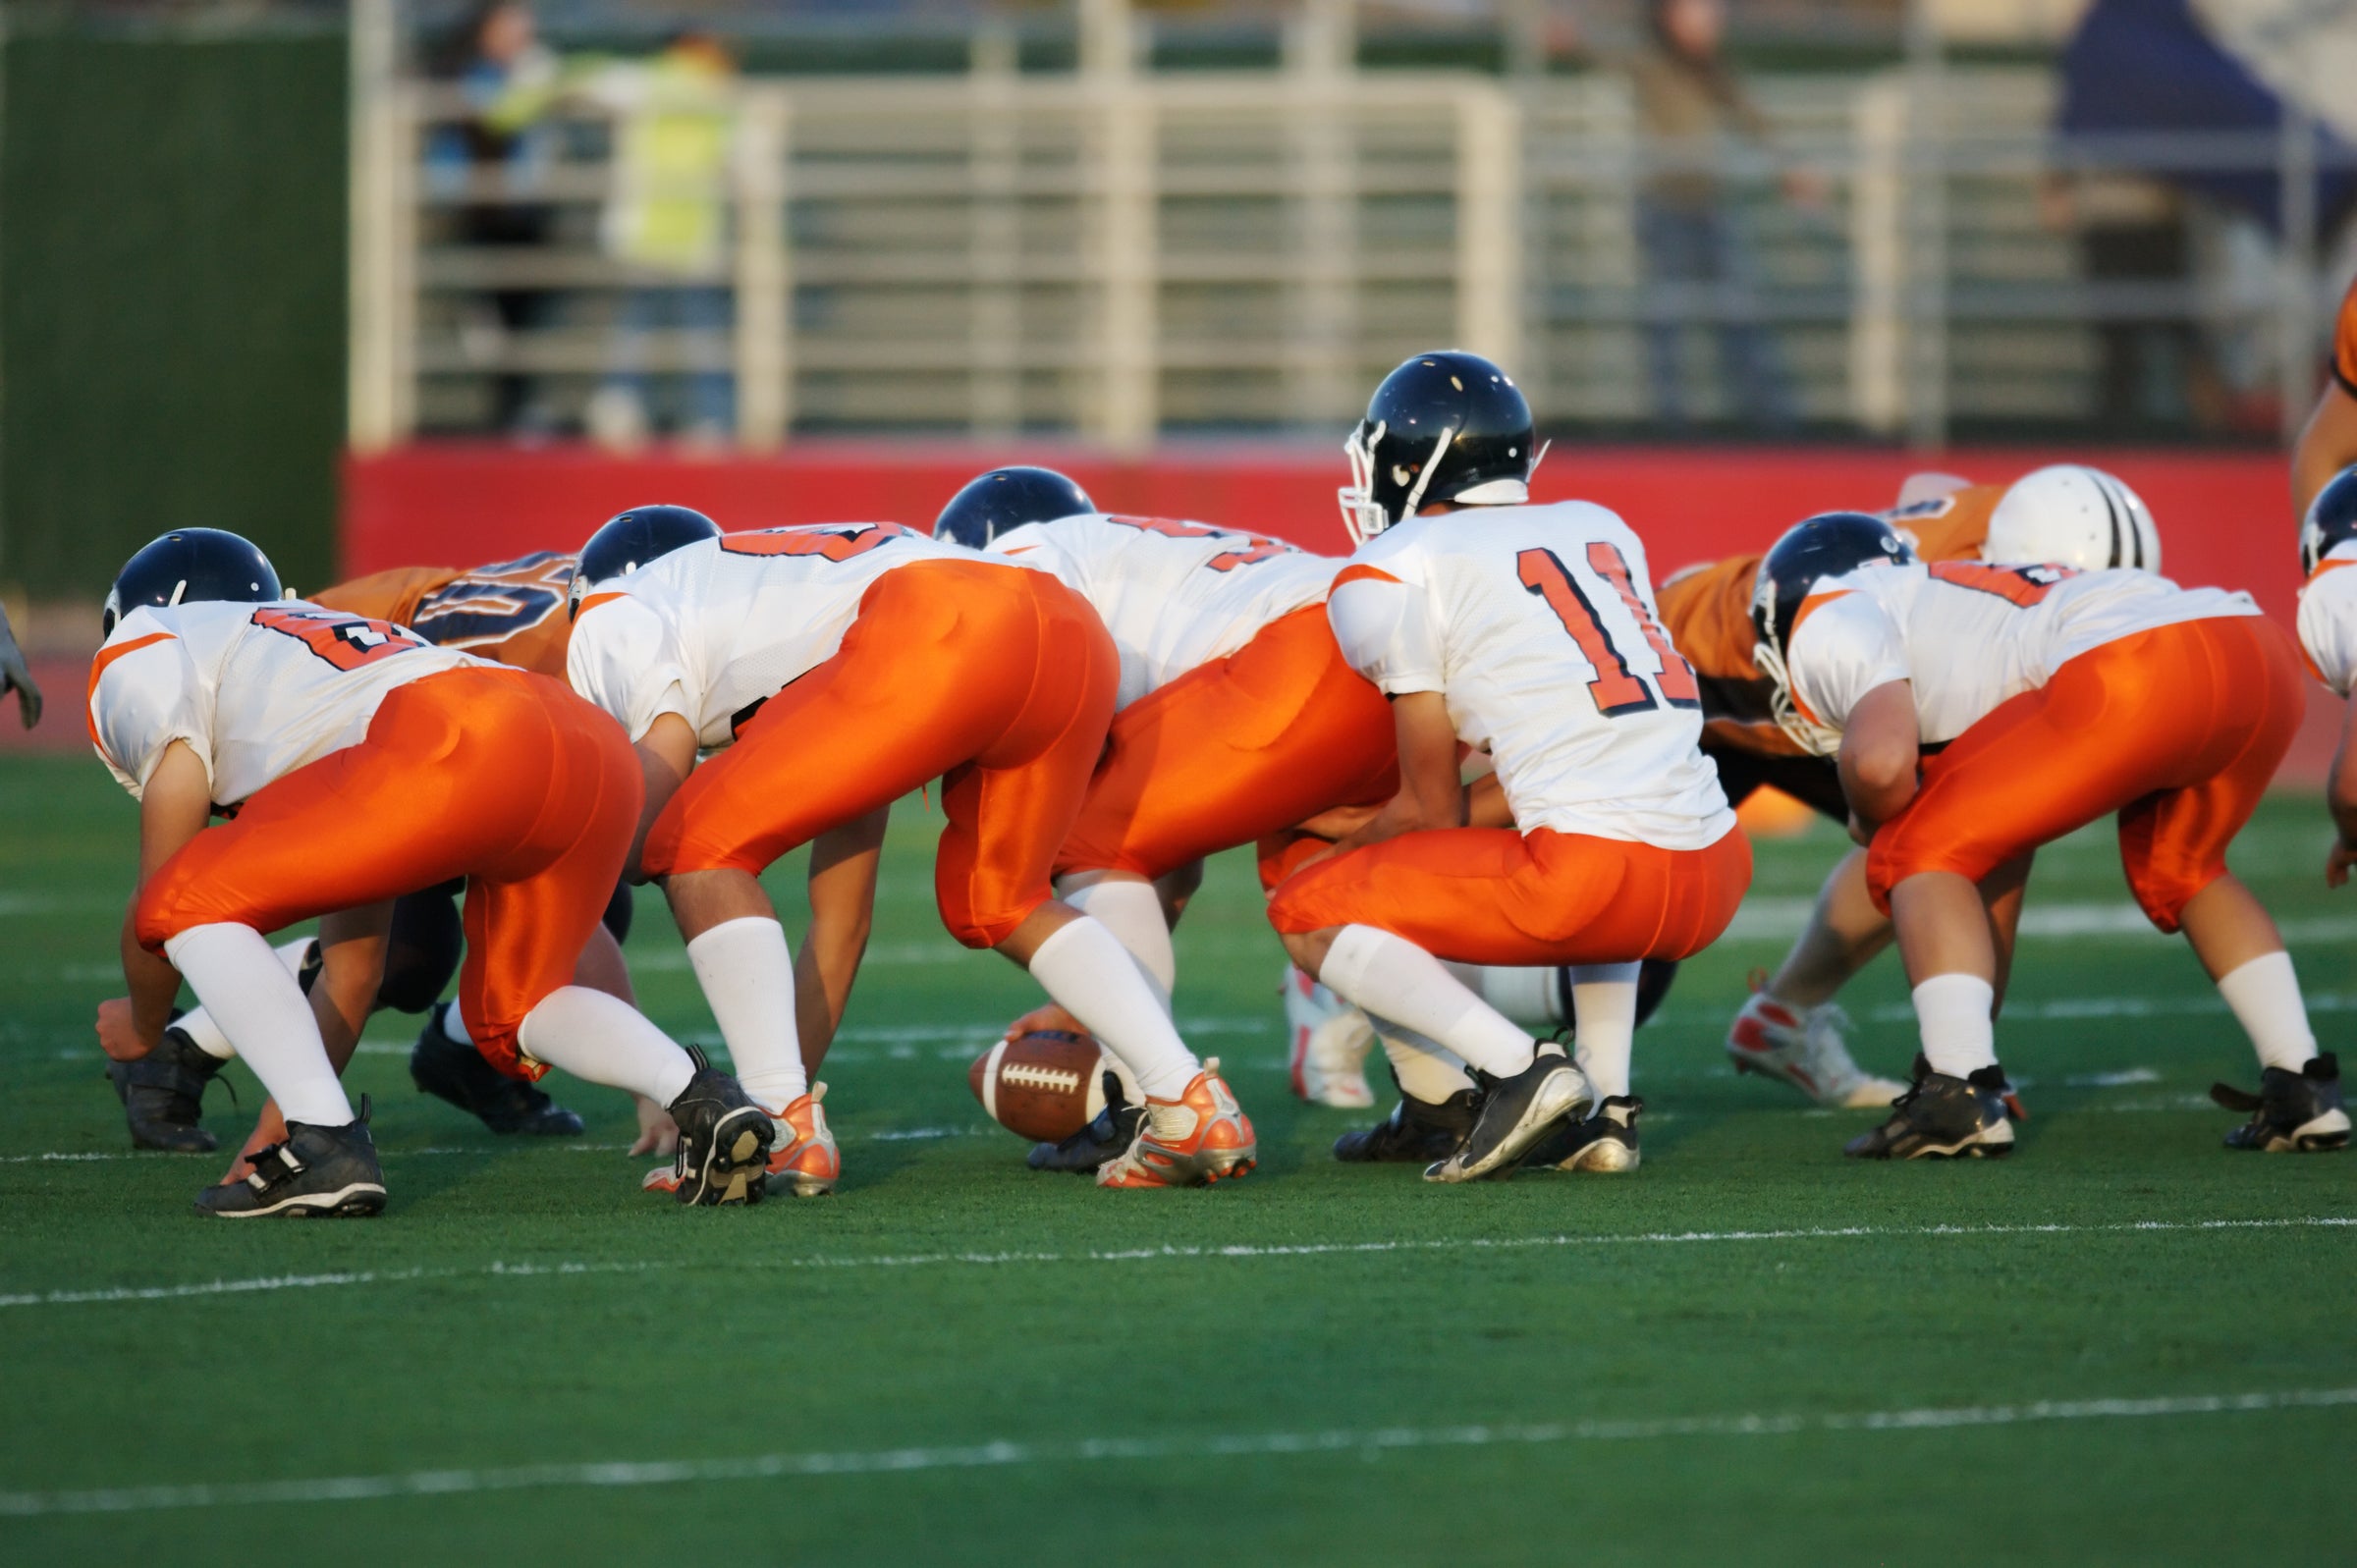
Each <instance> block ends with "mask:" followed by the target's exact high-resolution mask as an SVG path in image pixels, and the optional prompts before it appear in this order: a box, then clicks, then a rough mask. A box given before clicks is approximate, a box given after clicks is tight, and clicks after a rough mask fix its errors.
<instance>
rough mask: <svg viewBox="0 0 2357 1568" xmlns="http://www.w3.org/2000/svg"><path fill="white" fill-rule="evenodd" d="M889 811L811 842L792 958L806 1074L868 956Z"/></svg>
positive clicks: (819, 1057)
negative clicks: (806, 912) (804, 911)
mask: <svg viewBox="0 0 2357 1568" xmlns="http://www.w3.org/2000/svg"><path fill="white" fill-rule="evenodd" d="M891 820H892V808H891V807H890V806H886V807H884V808H883V809H882V810H880V811H871V812H869V813H868V814H867V815H866V816H864V817H861V818H859V819H858V820H856V821H854V822H850V823H847V824H845V825H844V826H843V827H841V828H832V829H829V830H828V831H827V832H825V833H822V834H820V835H819V836H818V837H817V838H814V839H812V840H811V842H810V929H809V930H808V931H807V932H805V933H803V935H802V946H801V949H800V950H799V951H798V952H796V953H795V959H794V971H795V973H794V1001H795V1030H796V1032H797V1033H798V1034H799V1035H800V1036H801V1044H802V1062H803V1065H804V1066H805V1067H806V1068H808V1070H810V1071H811V1072H816V1071H817V1070H818V1064H819V1063H820V1062H821V1061H823V1060H825V1059H826V1054H827V1047H828V1046H829V1045H831V1044H833V1043H834V1039H835V1031H836V1030H837V1029H839V1028H841V1027H842V1025H843V1012H844V1008H846V1007H847V1006H849V1005H850V1000H851V982H852V981H853V980H854V979H855V978H857V976H858V973H859V960H860V958H861V957H863V956H864V955H865V954H866V952H867V938H868V933H869V932H870V931H871V930H872V929H873V928H874V925H875V914H876V872H877V868H878V866H879V865H880V863H881V862H882V860H883V854H884V829H885V827H886V825H887V824H889V823H890V821H891Z"/></svg>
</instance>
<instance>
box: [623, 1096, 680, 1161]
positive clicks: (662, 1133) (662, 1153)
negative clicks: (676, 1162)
mask: <svg viewBox="0 0 2357 1568" xmlns="http://www.w3.org/2000/svg"><path fill="white" fill-rule="evenodd" d="M630 1098H631V1100H633V1101H634V1102H636V1104H637V1107H638V1141H637V1142H636V1143H634V1144H632V1145H630V1153H631V1154H632V1155H653V1156H654V1157H655V1158H656V1159H657V1160H661V1159H664V1158H665V1157H667V1156H670V1155H675V1154H677V1153H679V1149H680V1124H679V1123H678V1122H676V1121H674V1120H672V1119H671V1112H670V1111H668V1110H665V1109H664V1108H662V1107H661V1106H658V1105H656V1104H655V1103H654V1102H653V1101H652V1100H649V1099H647V1098H646V1096H644V1095H632V1096H631V1097H630Z"/></svg>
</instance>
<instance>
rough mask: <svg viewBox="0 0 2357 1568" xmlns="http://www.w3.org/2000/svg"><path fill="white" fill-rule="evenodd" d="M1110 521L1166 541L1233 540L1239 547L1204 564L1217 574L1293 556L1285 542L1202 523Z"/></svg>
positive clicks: (1152, 519)
mask: <svg viewBox="0 0 2357 1568" xmlns="http://www.w3.org/2000/svg"><path fill="white" fill-rule="evenodd" d="M1105 520H1106V521H1107V522H1118V523H1120V524H1121V525H1122V526H1123V527H1124V528H1138V529H1142V530H1143V531H1145V532H1147V533H1158V534H1161V535H1162V536H1163V537H1164V538H1166V539H1233V540H1234V541H1236V547H1235V548H1234V549H1233V550H1229V551H1223V552H1222V553H1221V554H1219V555H1216V556H1213V557H1212V558H1211V559H1210V560H1209V561H1206V562H1204V563H1203V565H1205V566H1206V567H1209V568H1211V569H1212V570H1214V571H1233V570H1234V569H1235V568H1238V567H1248V566H1251V565H1252V564H1253V563H1254V562H1256V561H1269V560H1273V559H1275V558H1276V557H1278V556H1282V555H1289V554H1291V553H1292V548H1293V547H1292V546H1291V545H1288V544H1287V543H1286V542H1285V541H1284V540H1282V539H1263V538H1262V537H1261V536H1260V535H1259V534H1256V533H1237V532H1236V531H1235V530H1234V529H1233V528H1214V527H1211V526H1209V525H1207V524H1205V523H1200V522H1173V521H1171V520H1170V519H1168V518H1166V517H1124V516H1117V515H1115V514H1111V513H1108V514H1106V516H1105Z"/></svg>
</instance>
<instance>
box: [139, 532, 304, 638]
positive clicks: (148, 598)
mask: <svg viewBox="0 0 2357 1568" xmlns="http://www.w3.org/2000/svg"><path fill="white" fill-rule="evenodd" d="M285 597H286V589H285V588H283V587H281V586H280V585H279V580H278V568H275V567H273V566H271V565H270V558H269V557H268V556H266V555H263V554H262V552H261V550H260V549H259V548H258V547H256V546H255V545H254V544H253V543H252V542H251V541H250V540H247V539H244V538H241V537H240V536H239V535H237V534H234V533H230V532H229V531H227V530H226V529H222V528H175V529H173V530H172V531H171V532H170V533H167V534H163V535H161V536H159V537H157V538H155V539H151V540H149V541H148V542H147V543H145V544H143V545H141V546H140V547H139V548H138V550H137V553H135V554H134V555H133V556H132V558H131V559H130V560H129V561H126V562H125V563H123V569H122V570H121V571H118V572H116V573H115V582H114V586H113V587H111V588H109V589H108V590H107V594H106V608H105V609H104V610H102V611H100V612H99V616H98V625H99V631H100V634H101V635H103V636H109V637H111V636H113V635H114V632H115V627H116V625H117V624H118V623H119V622H121V621H122V620H123V618H124V617H125V616H127V615H129V614H131V613H132V612H133V611H134V610H137V609H138V608H139V607H140V606H141V605H153V606H162V605H177V604H190V603H193V602H196V601H200V600H208V599H209V600H218V601H222V602H224V603H229V604H268V603H269V602H270V601H271V600H273V599H283V598H285Z"/></svg>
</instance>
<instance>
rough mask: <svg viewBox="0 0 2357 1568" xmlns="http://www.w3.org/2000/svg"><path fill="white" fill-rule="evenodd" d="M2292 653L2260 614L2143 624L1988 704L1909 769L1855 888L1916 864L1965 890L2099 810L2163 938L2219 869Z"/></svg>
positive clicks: (2266, 740)
mask: <svg viewBox="0 0 2357 1568" xmlns="http://www.w3.org/2000/svg"><path fill="white" fill-rule="evenodd" d="M2303 697H2304V693H2303V691H2302V689H2301V683H2300V657H2299V653H2298V651H2297V650H2296V649H2295V648H2294V647H2293V645H2292V640H2291V636H2290V634H2289V633H2288V632H2286V631H2284V629H2283V628H2282V627H2280V626H2278V625H2276V624H2275V622H2273V621H2270V620H2268V619H2267V618H2265V617H2263V616H2228V617H2220V618H2219V619H2216V620H2210V621H2188V622H2181V623H2179V624H2177V625H2173V626H2158V627H2155V628H2154V629H2153V630H2150V631H2140V632H2137V633H2136V634H2135V635H2133V636H2128V637H2122V638H2120V639H2119V640H2118V641H2116V642H2108V643H2105V644H2104V645H2103V646H2101V647H2099V648H2092V649H2090V650H2088V651H2087V652H2086V653H2083V654H2081V655H2079V656H2078V657H2077V658H2075V659H2072V660H2069V661H2068V662H2066V663H2065V664H2064V665H2063V666H2062V668H2061V669H2059V670H2057V671H2056V672H2055V676H2054V678H2053V679H2052V680H2049V681H2048V682H2047V683H2046V684H2045V685H2044V686H2041V687H2039V688H2038V689H2037V690H2035V691H2025V692H2023V693H2021V694H2020V695H2019V696H2017V697H2013V698H2010V699H2008V700H2006V701H2005V702H2002V703H2000V704H1999V705H1998V706H1997V707H1996V708H1995V709H1993V710H1991V711H1990V713H1989V714H1988V716H1987V717H1985V718H1984V719H1982V720H1981V721H1980V723H1978V724H1976V725H1974V726H1973V727H1972V728H1971V729H1969V730H1965V731H1964V732H1963V733H1962V734H1961V735H1958V736H1957V737H1956V739H1955V741H1954V743H1953V744H1951V745H1949V746H1948V747H1947V748H1946V750H1945V751H1942V752H1941V753H1940V754H1939V755H1937V756H1932V757H1926V758H1925V759H1924V761H1923V786H1922V788H1921V789H1920V790H1918V791H1917V793H1916V795H1915V798H1914V799H1913V800H1911V801H1909V802H1908V803H1907V808H1906V809H1905V810H1904V811H1901V812H1900V813H1899V814H1898V815H1897V816H1895V817H1893V818H1891V820H1890V821H1889V822H1887V823H1885V824H1884V825H1883V827H1882V831H1881V832H1879V833H1877V834H1876V835H1875V836H1874V847H1873V848H1872V849H1871V850H1870V851H1869V852H1868V854H1867V859H1866V883H1867V887H1868V889H1869V891H1870V892H1872V893H1873V895H1874V901H1875V903H1876V904H1877V905H1879V906H1880V907H1882V908H1883V909H1885V910H1888V909H1889V908H1890V905H1891V889H1892V888H1893V887H1895V886H1896V885H1897V884H1899V883H1901V882H1904V881H1905V880H1906V879H1907V878H1909V877H1912V876H1916V875H1919V874H1920V873H1923V872H1926V871H1952V872H1955V873H1957V874H1959V875H1961V876H1965V877H1969V878H1971V879H1972V880H1973V881H1974V882H1979V881H1980V880H1981V879H1982V878H1984V877H1986V876H1988V875H1989V873H1991V872H1992V871H1994V870H1996V869H1997V868H1998V867H1999V866H2001V865H2002V864H2003V863H2004V862H2005V861H2007V860H2010V859H2012V858H2013V857H2014V856H2015V855H2018V854H2021V853H2023V852H2024V851H2026V850H2031V849H2035V848H2037V847H2038V846H2039V845H2040V844H2044V843H2051V842H2052V841H2053V840H2055V839H2056V838H2061V837H2062V836H2063V835H2064V834H2066V833H2069V832H2071V831H2073V830H2074V829H2078V828H2083V827H2085V826H2086V825H2087V824H2088V823H2091V822H2093V821H2095V820H2096V819H2097V818H2099V817H2102V816H2104V815H2105V814H2106V813H2108V812H2113V811H2116V812H2118V813H2119V858H2120V863H2121V864H2122V865H2123V866H2124V867H2125V868H2126V870H2127V874H2128V887H2129V889H2130V890H2131V891H2132V892H2134V893H2135V895H2136V902H2137V904H2138V905H2139V906H2141V907H2142V908H2143V910H2144V912H2145V914H2146V916H2147V917H2148V918H2150V919H2151V921H2152V922H2153V924H2154V925H2156V926H2158V927H2160V928H2161V929H2162V930H2163V931H2174V930H2176V929H2177V917H2178V916H2179V915H2180V914H2181V913H2182V912H2183V911H2184V908H2185V905H2186V903H2187V902H2188V901H2189V900H2190V899H2191V898H2192V897H2193V895H2194V894H2195V893H2197V892H2201V891H2202V890H2203V889H2204V888H2207V887H2209V886H2210V884H2212V883H2213V882H2216V881H2217V880H2218V879H2219V878H2220V877H2222V876H2224V875H2225V872H2226V845H2227V844H2228V843H2230V842H2232V841H2233V838H2234V835H2235V834H2237V833H2239V832H2241V831H2242V825H2243V824H2244V823H2246V822H2248V821H2250V818H2251V812H2252V811H2253V810H2254V809H2255V808H2256V807H2257V806H2258V804H2259V797H2260V795H2261V794H2262V793H2264V792H2265V790H2266V788H2267V784H2268V781H2269V780H2270V779H2272V778H2274V777H2275V766H2276V764H2278V763H2280V762H2281V761H2282V760H2283V753H2284V752H2285V751H2287V750H2288V749H2290V746H2291V739H2292V735H2293V732H2294V731H2296V730H2298V729H2299V727H2300V717H2301V714H2302V712H2303V711H2304V706H2305V704H2304V702H2303Z"/></svg>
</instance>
